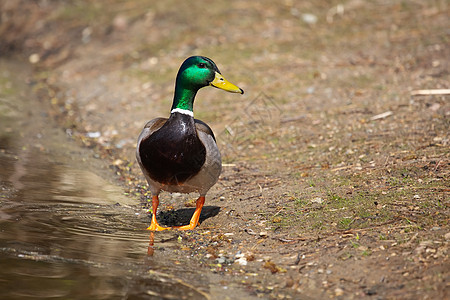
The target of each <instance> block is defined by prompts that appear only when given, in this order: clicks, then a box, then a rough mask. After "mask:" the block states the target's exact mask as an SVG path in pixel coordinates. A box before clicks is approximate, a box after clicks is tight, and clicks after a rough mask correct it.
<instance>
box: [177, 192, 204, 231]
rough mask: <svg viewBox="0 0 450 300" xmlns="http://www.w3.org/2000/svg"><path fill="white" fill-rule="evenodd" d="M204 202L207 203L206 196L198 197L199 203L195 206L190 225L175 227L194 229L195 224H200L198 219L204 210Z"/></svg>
mask: <svg viewBox="0 0 450 300" xmlns="http://www.w3.org/2000/svg"><path fill="white" fill-rule="evenodd" d="M203 204H205V196H200V197H199V198H198V199H197V205H196V208H195V212H194V214H193V215H192V218H191V221H190V222H189V225H184V226H179V227H175V228H176V229H178V230H193V229H194V228H195V226H197V224H198V219H199V218H200V214H201V212H202V208H203Z"/></svg>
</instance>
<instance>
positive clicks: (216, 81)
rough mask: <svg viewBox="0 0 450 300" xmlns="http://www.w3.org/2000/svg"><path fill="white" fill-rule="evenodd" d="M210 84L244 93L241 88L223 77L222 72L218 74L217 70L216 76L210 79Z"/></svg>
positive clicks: (233, 91)
mask: <svg viewBox="0 0 450 300" xmlns="http://www.w3.org/2000/svg"><path fill="white" fill-rule="evenodd" d="M210 85H212V86H213V87H216V88H218V89H221V90H224V91H227V92H231V93H239V94H243V93H244V91H243V90H242V89H240V88H238V87H237V86H235V85H234V84H232V83H231V82H229V81H228V80H226V79H225V78H223V76H222V74H220V73H219V72H216V77H215V78H214V80H213V81H211V83H210Z"/></svg>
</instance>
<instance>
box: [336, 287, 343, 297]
mask: <svg viewBox="0 0 450 300" xmlns="http://www.w3.org/2000/svg"><path fill="white" fill-rule="evenodd" d="M334 294H335V295H336V297H339V296H342V295H344V290H343V289H341V288H335V289H334Z"/></svg>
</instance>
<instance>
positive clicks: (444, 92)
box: [411, 89, 450, 96]
mask: <svg viewBox="0 0 450 300" xmlns="http://www.w3.org/2000/svg"><path fill="white" fill-rule="evenodd" d="M429 95H450V89H430V90H414V91H411V96H429Z"/></svg>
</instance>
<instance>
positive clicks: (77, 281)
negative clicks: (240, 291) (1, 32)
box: [0, 60, 242, 299]
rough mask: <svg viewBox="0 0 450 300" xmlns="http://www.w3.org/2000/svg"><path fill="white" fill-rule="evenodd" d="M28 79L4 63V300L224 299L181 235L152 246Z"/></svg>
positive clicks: (0, 200) (96, 163)
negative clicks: (183, 248) (55, 123)
mask: <svg viewBox="0 0 450 300" xmlns="http://www.w3.org/2000/svg"><path fill="white" fill-rule="evenodd" d="M24 70H25V71H24ZM27 76H28V73H27V72H26V66H24V65H21V64H20V63H18V62H6V61H4V60H0V125H1V126H0V188H1V190H0V266H1V267H0V298H1V299H209V298H212V299H217V298H222V297H221V295H222V291H223V290H221V289H222V288H223V287H216V286H215V285H214V284H213V283H212V281H211V280H212V277H211V274H209V275H205V274H202V273H201V272H200V271H199V269H198V268H197V267H196V265H195V263H194V262H192V261H190V260H189V259H188V258H186V257H185V258H183V256H180V255H178V254H177V253H179V251H178V252H177V249H179V248H180V245H179V242H178V241H177V237H178V236H177V234H176V232H164V233H157V234H155V236H150V233H149V232H148V231H146V230H145V228H146V227H147V226H148V224H149V218H148V216H147V215H146V214H145V212H143V211H142V210H141V209H140V208H139V206H138V205H137V204H138V203H136V202H137V200H134V199H130V198H128V197H126V196H124V195H123V191H122V190H121V189H120V188H119V187H117V186H115V185H113V184H111V183H110V182H109V181H108V180H105V179H104V178H108V176H110V174H111V173H112V172H111V170H108V166H107V165H105V164H104V163H103V162H102V161H101V160H99V159H96V158H94V156H93V153H92V152H90V151H89V150H87V149H82V148H80V147H78V146H77V145H75V144H74V142H73V141H71V140H70V139H69V137H67V136H66V135H65V134H64V133H63V132H62V131H61V130H60V129H58V128H55V127H52V126H50V125H49V124H51V121H50V119H51V118H50V117H49V116H48V115H46V112H45V111H46V109H45V104H43V103H39V102H38V100H36V99H35V98H34V97H33V96H32V95H31V94H30V85H27V84H26V83H25V81H26V80H27ZM151 237H153V239H154V241H153V242H154V243H155V245H158V247H156V248H157V250H155V251H154V248H153V247H152V246H151V245H150V246H149V243H151ZM227 294H228V295H233V293H232V292H230V290H228V291H227ZM235 295H237V294H235ZM236 297H237V296H236ZM232 298H234V297H232ZM240 298H242V297H240Z"/></svg>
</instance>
